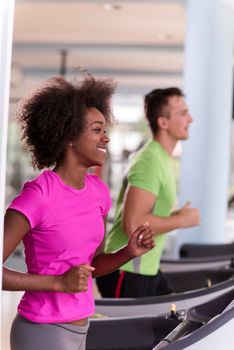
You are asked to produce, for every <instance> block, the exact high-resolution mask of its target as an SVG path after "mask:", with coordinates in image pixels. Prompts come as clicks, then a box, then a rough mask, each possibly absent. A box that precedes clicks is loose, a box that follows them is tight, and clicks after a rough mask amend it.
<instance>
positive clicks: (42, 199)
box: [9, 171, 111, 323]
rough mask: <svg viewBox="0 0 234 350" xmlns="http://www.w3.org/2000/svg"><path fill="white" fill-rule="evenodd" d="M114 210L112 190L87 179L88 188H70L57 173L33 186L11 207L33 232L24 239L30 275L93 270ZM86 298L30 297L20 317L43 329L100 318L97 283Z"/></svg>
mask: <svg viewBox="0 0 234 350" xmlns="http://www.w3.org/2000/svg"><path fill="white" fill-rule="evenodd" d="M110 206H111V199H110V194H109V190H108V188H107V187H106V185H105V184H104V183H103V182H102V181H101V180H100V179H99V178H98V177H97V176H95V175H90V174H87V175H86V177H85V187H84V188H83V189H81V190H76V189H74V188H72V187H69V186H67V185H65V184H64V183H63V182H62V180H61V178H60V177H59V176H58V175H57V174H56V173H54V172H53V171H44V172H43V173H42V174H41V175H39V176H38V177H37V178H36V179H34V180H33V181H31V182H27V183H26V184H25V185H24V188H23V190H22V192H21V193H20V195H19V196H18V197H16V198H15V199H14V200H13V201H12V203H11V204H10V206H9V209H15V210H17V211H19V212H20V213H22V214H24V215H25V216H26V217H27V219H28V220H29V223H30V226H31V230H30V231H29V232H28V233H27V234H26V236H25V237H24V239H23V243H24V247H25V259H26V264H27V268H28V273H32V274H39V275H59V274H62V273H64V272H65V271H67V270H69V269H70V268H71V267H72V266H75V265H80V264H91V262H92V258H93V256H94V254H95V251H96V249H97V248H98V246H99V245H100V243H101V242H102V240H103V238H104V221H103V218H104V217H105V216H106V215H107V213H108V210H109V208H110ZM88 285H89V288H88V291H87V292H82V293H62V292H38V291H26V292H25V293H24V296H23V297H22V299H21V301H20V304H19V305H18V312H19V313H20V314H21V315H22V316H23V317H26V318H27V319H29V320H31V321H34V322H39V323H55V322H58V323H59V322H69V321H74V320H79V319H81V318H84V317H87V316H90V315H92V314H93V313H94V299H93V294H92V278H91V277H90V278H89V282H88Z"/></svg>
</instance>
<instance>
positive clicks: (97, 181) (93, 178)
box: [86, 173, 109, 192]
mask: <svg viewBox="0 0 234 350" xmlns="http://www.w3.org/2000/svg"><path fill="white" fill-rule="evenodd" d="M86 178H87V181H88V182H89V183H91V184H92V185H93V186H95V187H96V188H100V189H101V190H103V189H104V190H106V191H108V192H109V188H108V186H107V185H106V184H105V182H104V181H103V180H102V179H101V178H100V177H99V176H97V175H95V174H90V173H89V174H87V175H86Z"/></svg>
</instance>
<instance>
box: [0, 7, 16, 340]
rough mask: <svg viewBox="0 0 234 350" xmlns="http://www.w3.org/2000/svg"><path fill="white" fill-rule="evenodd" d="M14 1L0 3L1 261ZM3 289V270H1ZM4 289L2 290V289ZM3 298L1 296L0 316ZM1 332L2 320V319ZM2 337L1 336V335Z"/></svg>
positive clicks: (0, 256)
mask: <svg viewBox="0 0 234 350" xmlns="http://www.w3.org/2000/svg"><path fill="white" fill-rule="evenodd" d="M14 6H15V1H14V0H1V1H0V259H1V261H2V249H3V217H4V209H5V179H6V148H7V126H8V113H9V95H10V73H11V55H12V36H13V22H14ZM0 284H1V287H2V269H0ZM1 289H2V288H1ZM1 303H2V298H1V294H0V315H1ZM0 331H1V318H0ZM0 336H1V334H0Z"/></svg>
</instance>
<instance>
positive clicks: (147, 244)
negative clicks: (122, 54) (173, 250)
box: [126, 223, 155, 258]
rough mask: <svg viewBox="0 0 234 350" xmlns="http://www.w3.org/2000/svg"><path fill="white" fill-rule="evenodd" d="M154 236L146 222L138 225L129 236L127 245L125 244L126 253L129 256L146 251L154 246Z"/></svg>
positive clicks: (132, 256)
mask: <svg viewBox="0 0 234 350" xmlns="http://www.w3.org/2000/svg"><path fill="white" fill-rule="evenodd" d="M154 246H155V242H154V236H153V232H152V230H151V228H150V226H149V224H148V223H145V224H144V225H141V226H139V227H138V228H137V229H136V230H135V231H134V232H133V233H132V235H131V236H130V238H129V241H128V245H127V246H126V250H127V253H128V254H129V256H130V257H131V258H134V257H137V256H140V255H142V254H145V253H147V252H148V251H150V250H151V249H152V248H154Z"/></svg>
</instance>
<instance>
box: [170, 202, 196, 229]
mask: <svg viewBox="0 0 234 350" xmlns="http://www.w3.org/2000/svg"><path fill="white" fill-rule="evenodd" d="M173 215H179V216H180V219H181V225H180V226H181V227H182V228H185V227H193V226H198V225H200V223H201V219H200V213H199V209H197V208H191V205H190V202H187V203H185V205H184V206H183V207H182V208H181V209H180V210H178V211H177V212H176V213H174V214H173Z"/></svg>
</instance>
